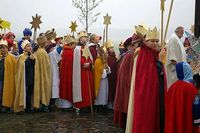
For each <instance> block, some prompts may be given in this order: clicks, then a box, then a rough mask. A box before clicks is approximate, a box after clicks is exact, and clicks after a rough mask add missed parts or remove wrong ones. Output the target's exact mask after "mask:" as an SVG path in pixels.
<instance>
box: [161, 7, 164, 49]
mask: <svg viewBox="0 0 200 133" xmlns="http://www.w3.org/2000/svg"><path fill="white" fill-rule="evenodd" d="M163 28H164V10H161V46H163V45H164V43H163V31H164V29H163Z"/></svg>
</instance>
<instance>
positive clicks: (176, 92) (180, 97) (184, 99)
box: [165, 62, 197, 133]
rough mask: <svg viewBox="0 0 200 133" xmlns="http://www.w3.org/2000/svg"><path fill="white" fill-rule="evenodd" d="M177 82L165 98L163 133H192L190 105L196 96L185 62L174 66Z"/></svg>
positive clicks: (189, 71) (189, 68)
mask: <svg viewBox="0 0 200 133" xmlns="http://www.w3.org/2000/svg"><path fill="white" fill-rule="evenodd" d="M176 73H177V78H178V80H177V81H176V82H175V83H173V84H172V85H171V87H170V88H169V90H168V92H167V97H166V111H165V116H166V117H165V133H193V132H194V127H193V116H192V104H193V101H194V99H195V97H196V95H197V89H196V88H195V86H194V85H193V75H192V70H191V67H190V65H189V64H188V63H186V62H180V63H177V64H176Z"/></svg>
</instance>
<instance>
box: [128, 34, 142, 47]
mask: <svg viewBox="0 0 200 133" xmlns="http://www.w3.org/2000/svg"><path fill="white" fill-rule="evenodd" d="M140 41H142V40H141V38H140V37H139V36H138V35H137V34H133V36H132V37H129V38H128V39H126V41H125V42H124V47H125V48H127V47H128V46H129V45H134V44H135V43H138V42H140Z"/></svg>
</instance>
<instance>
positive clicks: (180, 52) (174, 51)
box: [166, 33, 186, 88]
mask: <svg viewBox="0 0 200 133" xmlns="http://www.w3.org/2000/svg"><path fill="white" fill-rule="evenodd" d="M171 60H174V61H176V62H177V63H178V62H186V52H185V49H184V46H183V43H182V42H181V39H180V38H178V36H177V35H176V34H175V33H174V34H172V36H171V38H170V40H169V43H168V46H167V63H166V69H167V88H169V87H170V86H171V85H172V84H173V83H174V82H175V81H176V80H177V76H176V69H175V65H173V64H172V63H171Z"/></svg>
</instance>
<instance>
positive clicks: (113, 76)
mask: <svg viewBox="0 0 200 133" xmlns="http://www.w3.org/2000/svg"><path fill="white" fill-rule="evenodd" d="M107 62H108V66H109V67H110V70H111V73H110V74H109V75H108V81H109V90H108V91H109V92H108V101H109V102H114V99H115V91H116V82H117V59H116V57H115V56H112V55H108V58H107Z"/></svg>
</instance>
